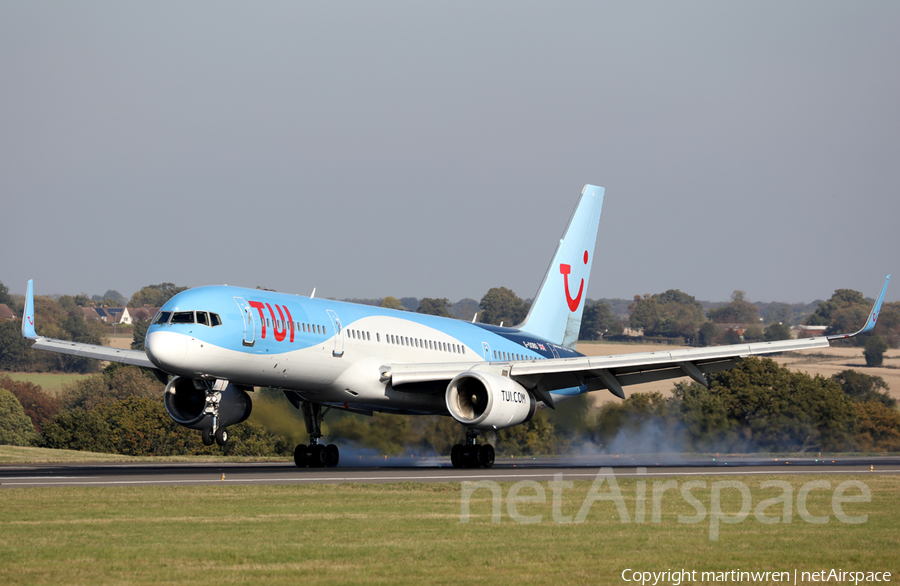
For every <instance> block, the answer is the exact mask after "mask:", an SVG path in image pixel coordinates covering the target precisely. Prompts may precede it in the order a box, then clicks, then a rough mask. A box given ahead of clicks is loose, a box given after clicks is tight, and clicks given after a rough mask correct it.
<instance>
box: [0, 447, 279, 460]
mask: <svg viewBox="0 0 900 586" xmlns="http://www.w3.org/2000/svg"><path fill="white" fill-rule="evenodd" d="M288 460H289V458H262V457H259V456H252V457H243V456H146V457H135V456H123V455H121V454H104V453H101V452H78V451H75V450H51V449H48V448H33V447H26V446H3V445H0V464H83V463H105V462H270V461H277V462H286V461H288Z"/></svg>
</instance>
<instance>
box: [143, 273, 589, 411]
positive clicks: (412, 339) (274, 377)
mask: <svg viewBox="0 0 900 586" xmlns="http://www.w3.org/2000/svg"><path fill="white" fill-rule="evenodd" d="M145 346H146V351H147V356H148V358H149V359H150V360H151V361H152V362H153V363H154V364H155V365H156V366H157V368H159V369H160V370H162V371H164V372H167V373H170V374H175V375H178V376H182V377H187V378H205V379H209V380H214V379H227V380H228V381H230V382H231V383H234V384H238V385H246V386H267V387H272V388H278V389H285V390H289V391H294V392H295V393H297V394H298V395H299V396H300V397H301V398H302V399H304V400H308V401H315V402H318V403H325V404H335V405H346V406H351V405H352V406H354V407H357V408H360V409H364V410H372V411H390V412H400V413H435V414H447V408H446V404H445V401H444V396H443V394H442V393H432V392H427V390H426V389H424V385H425V382H422V383H419V384H416V383H411V384H408V385H400V388H399V389H395V388H393V385H392V383H391V380H390V378H389V377H386V376H385V367H387V368H390V367H391V366H392V365H401V364H418V363H427V364H432V365H434V364H441V363H445V364H447V365H448V366H450V365H456V366H457V367H458V368H460V370H461V371H464V370H468V369H469V368H470V367H472V366H475V365H476V364H478V363H485V362H488V363H491V362H493V363H510V362H524V361H536V360H546V359H554V358H573V357H577V356H581V354H579V353H578V352H576V351H575V350H572V349H570V348H567V347H565V346H562V345H559V344H555V343H553V342H550V341H548V340H544V339H541V338H538V337H536V336H533V335H529V334H527V333H523V332H521V331H519V330H516V329H513V328H500V327H496V326H488V325H484V324H472V323H468V322H465V321H461V320H456V319H449V318H444V317H438V316H432V315H425V314H418V313H412V312H407V311H398V310H392V309H386V308H380V307H373V306H367V305H359V304H354V303H345V302H340V301H333V300H329V299H314V298H307V297H300V296H297V295H289V294H284V293H276V292H273V291H265V290H259V289H244V288H239V287H229V286H211V287H199V288H196V289H190V290H188V291H184V292H182V293H179V294H178V295H176V296H175V297H173V298H172V299H170V300H169V301H168V302H167V303H166V304H165V305H164V306H163V307H162V308H161V310H160V312H159V314H157V316H156V319H155V320H154V322H153V324H152V325H151V326H150V327H149V329H148V330H147V337H146V341H145ZM404 386H405V387H406V388H405V389H404ZM441 390H443V389H441ZM586 390H587V388H586V387H583V386H582V387H581V388H571V389H559V390H558V391H556V392H555V393H554V394H558V395H559V398H560V399H562V398H563V397H565V396H572V395H575V394H578V392H585V391H586Z"/></svg>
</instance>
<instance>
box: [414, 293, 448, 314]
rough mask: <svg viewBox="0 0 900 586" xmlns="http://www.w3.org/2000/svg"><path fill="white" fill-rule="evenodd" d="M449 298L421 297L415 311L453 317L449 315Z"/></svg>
mask: <svg viewBox="0 0 900 586" xmlns="http://www.w3.org/2000/svg"><path fill="white" fill-rule="evenodd" d="M449 308H450V300H449V299H447V298H443V299H432V298H431V297H423V298H422V301H420V302H419V309H417V310H416V312H417V313H426V314H428V315H439V316H441V317H453V316H452V315H450V311H449Z"/></svg>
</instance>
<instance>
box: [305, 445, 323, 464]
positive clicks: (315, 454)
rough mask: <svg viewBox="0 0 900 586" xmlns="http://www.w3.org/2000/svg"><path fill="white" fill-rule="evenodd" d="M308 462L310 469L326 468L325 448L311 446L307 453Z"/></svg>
mask: <svg viewBox="0 0 900 586" xmlns="http://www.w3.org/2000/svg"><path fill="white" fill-rule="evenodd" d="M306 461H307V464H309V467H310V468H324V467H325V462H326V456H325V446H320V445H319V444H316V445H312V446H309V449H308V450H307V451H306Z"/></svg>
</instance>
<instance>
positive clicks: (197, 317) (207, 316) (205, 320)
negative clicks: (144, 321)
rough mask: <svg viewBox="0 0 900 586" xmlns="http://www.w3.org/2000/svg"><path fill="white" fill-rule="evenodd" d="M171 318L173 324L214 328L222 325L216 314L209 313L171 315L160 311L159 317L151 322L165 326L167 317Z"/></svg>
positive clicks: (194, 312) (167, 320)
mask: <svg viewBox="0 0 900 586" xmlns="http://www.w3.org/2000/svg"><path fill="white" fill-rule="evenodd" d="M170 316H171V318H172V321H171V323H173V324H193V323H197V324H200V325H203V326H209V327H212V328H214V327H216V326H220V325H222V318H221V317H219V314H218V313H212V312H210V311H176V312H175V313H172V312H171V311H161V312H160V313H159V315H157V316H156V319H155V320H153V323H154V324H167V323H170V322H169V317H170Z"/></svg>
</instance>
